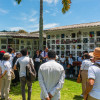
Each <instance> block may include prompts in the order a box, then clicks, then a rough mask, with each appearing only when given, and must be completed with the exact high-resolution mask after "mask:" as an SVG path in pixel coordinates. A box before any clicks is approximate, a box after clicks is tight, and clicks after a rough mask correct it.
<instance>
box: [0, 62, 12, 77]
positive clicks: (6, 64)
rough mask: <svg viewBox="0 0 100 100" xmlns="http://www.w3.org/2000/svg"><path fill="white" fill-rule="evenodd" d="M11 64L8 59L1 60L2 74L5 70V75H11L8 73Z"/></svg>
mask: <svg viewBox="0 0 100 100" xmlns="http://www.w3.org/2000/svg"><path fill="white" fill-rule="evenodd" d="M11 68H12V67H11V64H10V62H9V61H2V66H1V69H2V74H3V73H4V72H5V71H7V75H11V74H10V71H11Z"/></svg>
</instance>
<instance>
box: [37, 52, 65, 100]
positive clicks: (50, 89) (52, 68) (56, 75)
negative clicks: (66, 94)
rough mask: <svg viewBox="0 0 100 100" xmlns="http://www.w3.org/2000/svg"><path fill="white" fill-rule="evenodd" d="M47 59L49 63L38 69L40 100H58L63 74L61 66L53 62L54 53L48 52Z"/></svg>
mask: <svg viewBox="0 0 100 100" xmlns="http://www.w3.org/2000/svg"><path fill="white" fill-rule="evenodd" d="M48 59H49V61H48V62H46V63H44V64H42V65H41V66H40V69H39V75H38V78H39V84H40V87H41V100H60V90H61V89H62V87H63V84H64V79H65V72H64V69H63V66H62V65H60V64H59V63H57V62H56V61H55V59H56V53H55V52H54V51H49V52H48Z"/></svg>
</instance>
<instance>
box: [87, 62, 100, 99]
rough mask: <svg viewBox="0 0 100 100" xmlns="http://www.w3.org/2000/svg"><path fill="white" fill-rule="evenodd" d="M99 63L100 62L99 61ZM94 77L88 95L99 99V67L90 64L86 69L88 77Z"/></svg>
mask: <svg viewBox="0 0 100 100" xmlns="http://www.w3.org/2000/svg"><path fill="white" fill-rule="evenodd" d="M99 64H100V62H99ZM90 78H92V79H94V80H95V82H94V85H93V88H92V90H91V92H90V93H89V94H90V96H92V97H93V98H96V99H98V100H100V68H99V67H97V66H95V65H92V66H91V67H89V70H88V79H90Z"/></svg>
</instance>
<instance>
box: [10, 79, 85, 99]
mask: <svg viewBox="0 0 100 100" xmlns="http://www.w3.org/2000/svg"><path fill="white" fill-rule="evenodd" d="M40 92H41V90H40V87H39V82H38V81H36V82H34V83H33V86H32V98H31V100H41V99H40ZM81 92H82V91H81V84H78V83H76V80H68V79H66V80H65V83H64V86H63V89H62V90H61V100H83V99H82V98H81V97H80V94H81ZM26 96H27V86H26ZM10 97H11V98H12V100H22V97H21V89H20V85H18V86H16V87H11V92H10Z"/></svg>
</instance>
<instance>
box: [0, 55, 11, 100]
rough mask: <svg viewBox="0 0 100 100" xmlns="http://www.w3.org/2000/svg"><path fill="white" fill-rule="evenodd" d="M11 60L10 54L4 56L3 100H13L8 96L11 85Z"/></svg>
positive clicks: (2, 68)
mask: <svg viewBox="0 0 100 100" xmlns="http://www.w3.org/2000/svg"><path fill="white" fill-rule="evenodd" d="M9 59H10V54H9V53H5V54H4V56H3V61H2V67H1V70H2V74H1V75H0V78H2V86H1V99H4V98H5V100H11V99H10V98H9V96H8V95H9V90H10V83H11V73H10V71H11V64H10V62H9ZM4 94H5V96H4Z"/></svg>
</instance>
